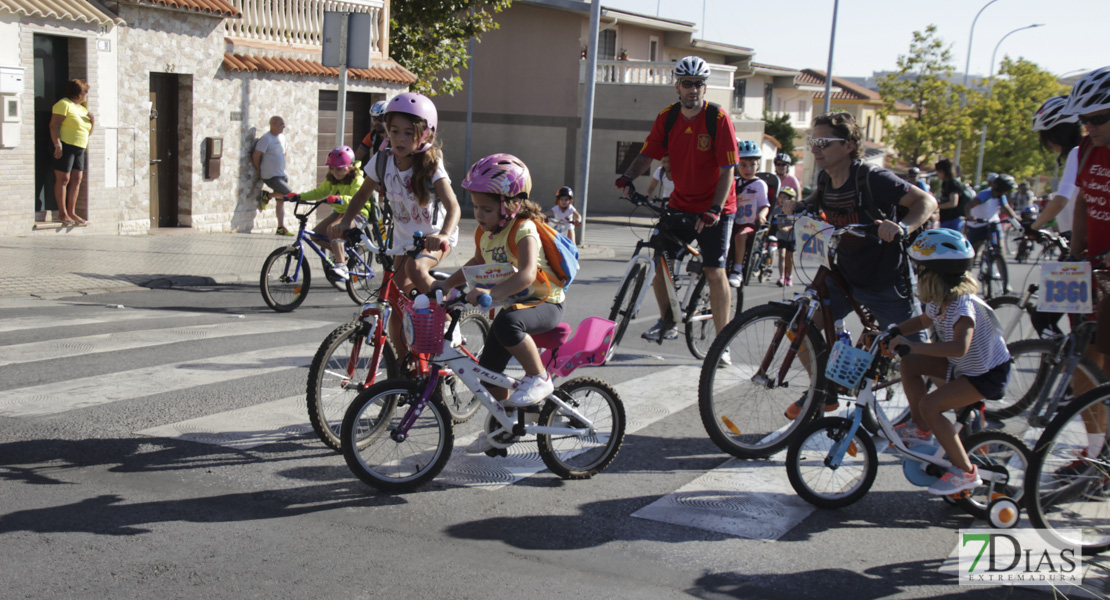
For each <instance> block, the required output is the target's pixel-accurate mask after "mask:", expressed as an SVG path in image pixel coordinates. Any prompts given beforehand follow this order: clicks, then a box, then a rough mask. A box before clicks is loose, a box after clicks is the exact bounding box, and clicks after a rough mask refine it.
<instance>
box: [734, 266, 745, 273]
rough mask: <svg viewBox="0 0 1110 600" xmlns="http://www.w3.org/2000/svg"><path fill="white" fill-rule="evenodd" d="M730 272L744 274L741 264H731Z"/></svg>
mask: <svg viewBox="0 0 1110 600" xmlns="http://www.w3.org/2000/svg"><path fill="white" fill-rule="evenodd" d="M732 272H733V273H740V274H741V275H743V274H744V267H743V266H741V265H733V267H732Z"/></svg>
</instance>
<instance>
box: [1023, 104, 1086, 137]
mask: <svg viewBox="0 0 1110 600" xmlns="http://www.w3.org/2000/svg"><path fill="white" fill-rule="evenodd" d="M1067 104H1068V97H1067V96H1055V97H1052V98H1049V99H1048V100H1045V101H1044V104H1042V105H1041V107H1040V108H1038V109H1037V112H1036V113H1034V114H1033V131H1047V130H1049V129H1052V128H1053V127H1055V126H1057V125H1060V124H1061V123H1078V122H1079V119H1078V118H1077V117H1076V116H1075V115H1067V114H1064V107H1065V106H1067Z"/></svg>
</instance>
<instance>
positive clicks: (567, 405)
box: [341, 295, 625, 492]
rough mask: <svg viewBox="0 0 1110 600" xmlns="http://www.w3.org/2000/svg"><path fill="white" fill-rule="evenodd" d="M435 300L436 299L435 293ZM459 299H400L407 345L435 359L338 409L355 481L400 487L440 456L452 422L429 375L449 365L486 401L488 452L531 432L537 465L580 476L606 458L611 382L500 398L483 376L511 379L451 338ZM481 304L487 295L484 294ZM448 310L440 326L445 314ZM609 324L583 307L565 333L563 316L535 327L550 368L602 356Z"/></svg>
mask: <svg viewBox="0 0 1110 600" xmlns="http://www.w3.org/2000/svg"><path fill="white" fill-rule="evenodd" d="M437 300H438V299H437ZM463 302H465V299H455V300H453V301H448V302H446V303H442V302H438V301H437V302H434V303H432V304H431V305H430V308H429V310H428V312H426V313H419V312H415V311H413V310H411V308H408V307H407V308H406V312H405V323H406V324H405V334H406V338H407V339H408V340H409V343H410V344H411V346H412V347H413V348H415V349H416V350H418V351H420V352H428V353H430V354H433V355H434V356H433V357H432V358H431V359H430V362H431V364H432V365H434V366H435V367H440V368H433V369H431V370H430V371H429V372H428V374H427V376H425V377H423V378H422V379H420V380H417V381H402V380H396V379H389V380H386V381H382V382H380V383H377V384H375V385H373V386H371V387H370V388H368V389H366V390H365V391H363V392H362V393H360V394H359V395H358V397H357V398H356V399H355V401H354V402H352V403H351V406H350V408H349V409H348V410H347V414H346V415H345V416H344V418H343V428H342V432H341V439H342V442H343V444H342V445H343V456H344V458H345V459H346V462H347V466H348V467H349V468H350V469H351V471H352V472H353V473H354V474H355V475H356V476H357V477H358V478H359V479H360V480H362V481H363V482H364V483H366V484H367V485H369V486H372V487H374V488H377V489H379V490H382V491H386V492H403V491H408V490H412V489H415V488H416V487H418V486H420V485H422V484H424V483H426V482H428V481H431V480H432V479H433V478H434V477H435V476H436V475H438V474H439V472H440V471H441V470H442V469H443V467H444V465H446V464H447V460H448V459H449V458H450V456H451V449H452V447H453V446H454V429H453V426H452V423H451V419H450V418H449V416H448V412H447V409H446V407H445V406H444V405H443V398H442V396H441V392H440V390H441V386H439V385H438V379H439V377H440V375H441V373H443V372H444V369H446V370H448V371H449V372H451V373H454V374H455V376H456V377H458V379H459V381H461V382H462V384H463V385H464V386H465V387H466V388H467V389H469V390H470V391H471V392H472V393H473V394H474V395H475V396H476V397H477V398H478V400H479V402H481V404H482V406H483V407H485V409H486V410H487V411H488V413H489V416H488V418H487V419H486V424H485V431H486V435H487V438H488V439H489V441H490V443H491V444H492V445H493V448H492V449H490V450H488V451H487V452H486V454H487V455H489V456H491V457H494V456H501V457H504V456H507V454H508V450H507V449H508V448H509V446H511V445H513V444H515V443H518V442H521V441H523V440H524V438H525V437H526V436H530V435H535V436H536V442H537V445H538V448H537V450H538V453H539V456H540V459H541V460H543V463H544V465H546V466H547V468H548V469H550V470H551V472H552V473H555V474H556V475H558V476H560V477H561V478H563V479H585V478H589V477H592V476H594V475H596V474H597V473H599V472H601V471H602V470H603V469H604V468H605V467H607V466H608V465H609V464H610V463H611V462H613V459H614V458H616V456H617V452H618V451H620V447H621V444H622V443H623V441H624V430H625V414H624V405H623V404H622V403H621V399H620V396H619V395H618V394H617V391H616V390H615V389H614V388H613V387H612V386H610V385H609V384H608V383H605V382H604V381H602V380H600V379H596V378H593V377H580V378H576V379H572V380H570V381H566V382H564V383H562V384H560V385H559V386H558V387H556V388H555V390H554V391H553V392H552V393H551V394H550V395H549V396H548V397H547V398H546V399H545V400H544V402H543V403H542V404H541V405H538V406H534V407H528V408H507V407H505V406H503V405H502V404H501V403H499V402H497V401H495V400H494V399H493V396H492V395H491V394H490V393H489V391H488V390H487V389H486V387H485V385H484V384H489V385H492V386H496V387H502V388H514V387H516V386H517V385H519V383H520V381H519V380H518V379H515V378H513V377H509V376H507V375H505V374H503V373H494V372H491V371H489V370H487V369H484V368H482V367H479V366H478V364H477V363H478V360H477V358H475V357H474V355H473V354H472V353H470V352H469V351H468V350H467V349H466V348H465V347H457V346H455V345H453V344H451V343H450V339H451V335H452V333H453V331H452V330H453V329H454V327H455V326H456V325H455V323H457V322H458V321H459V315H460V313H461V306H462V305H463ZM483 305H485V306H488V305H489V296H488V295H486V296H484V298H483ZM448 312H450V314H451V315H452V316H453V317H455V319H454V321H452V324H451V325H450V326H449V327H448V332H447V334H446V336H445V335H444V323H445V320H446V314H447V313H448ZM614 328H615V324H614V323H613V322H612V321H607V320H605V319H600V318H598V317H588V318H587V319H586V320H584V321H583V322H582V323H581V324H580V325H579V326H578V331H577V332H576V333H575V335H574V336H573V337H572V338H570V339H569V341H568V339H567V338H568V337H569V335H570V326H569V325H567V324H565V323H562V324H560V326H559V327H556V328H555V329H554V330H552V331H550V332H547V333H545V334H540V335H537V336H534V337H533V339H534V341H535V343H536V345H537V347H540V348H546V350H545V351H544V352H543V354H542V356H541V358H542V360H543V362H544V364H545V366H546V369H547V372H548V373H550V374H551V376H552V377H566V376H567V375H569V374H570V373H571V372H573V371H574V370H575V369H577V368H578V367H580V366H583V365H589V364H601V363H602V362H604V360H605V356H606V354H607V351H608V346H609V344H610V343H611V342H612V339H613V330H614Z"/></svg>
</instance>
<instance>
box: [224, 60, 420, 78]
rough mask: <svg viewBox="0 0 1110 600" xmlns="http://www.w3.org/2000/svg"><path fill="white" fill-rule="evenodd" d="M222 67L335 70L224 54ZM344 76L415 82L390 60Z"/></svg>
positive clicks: (299, 72) (329, 72) (300, 72)
mask: <svg viewBox="0 0 1110 600" xmlns="http://www.w3.org/2000/svg"><path fill="white" fill-rule="evenodd" d="M223 66H224V68H225V69H227V70H228V71H258V72H268V73H284V74H287V75H316V76H320V77H336V76H338V75H339V69H337V68H335V67H325V66H324V65H322V64H321V63H319V62H317V61H314V60H304V59H299V58H284V57H273V56H251V55H248V54H231V53H225V54H224V65H223ZM347 77H349V78H350V79H361V80H366V81H387V82H390V83H402V84H405V85H410V84H413V83H416V75H413V74H412V73H411V72H410V71H409V70H408V69H406V68H404V67H402V66H401V65H399V64H397V63H395V62H393V61H392V60H384V61H379V62H378V63H377V64H376V65H374V66H373V67H371V68H369V69H348V70H347Z"/></svg>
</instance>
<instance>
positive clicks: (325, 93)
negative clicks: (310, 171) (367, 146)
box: [316, 90, 385, 181]
mask: <svg viewBox="0 0 1110 600" xmlns="http://www.w3.org/2000/svg"><path fill="white" fill-rule="evenodd" d="M384 99H385V96H383V95H382V94H366V93H362V92H347V107H346V108H347V111H346V114H345V115H344V121H343V122H344V125H343V134H344V135H343V143H344V144H346V145H348V146H350V147H351V149H352V150H358V145H359V143H360V142H361V141H362V138H363V137H365V136H366V134H368V133H370V107H371V106H373V105H374V103H375V102H377V101H378V100H384ZM318 109H319V111H320V113H319V114H320V116H319V121H318V122H317V125H316V179H317V180H318V181H323V180H324V178H325V177H327V175H328V167H327V164H326V161H327V159H328V153H329V152H331V151H332V148H335V126H336V114H337V113H338V111H339V93H338V92H334V91H331V90H320V95H319V104H318Z"/></svg>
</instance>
